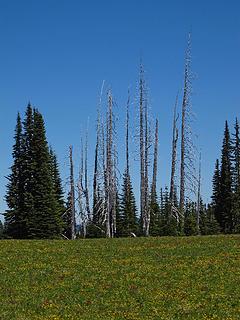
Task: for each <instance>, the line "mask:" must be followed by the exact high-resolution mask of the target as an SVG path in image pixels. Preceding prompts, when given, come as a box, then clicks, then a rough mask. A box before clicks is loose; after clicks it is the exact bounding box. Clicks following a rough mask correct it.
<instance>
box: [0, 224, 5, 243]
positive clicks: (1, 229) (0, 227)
mask: <svg viewBox="0 0 240 320" xmlns="http://www.w3.org/2000/svg"><path fill="white" fill-rule="evenodd" d="M3 238H4V227H3V223H2V221H1V220H0V239H3Z"/></svg>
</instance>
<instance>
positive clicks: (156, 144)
mask: <svg viewBox="0 0 240 320" xmlns="http://www.w3.org/2000/svg"><path fill="white" fill-rule="evenodd" d="M157 163H158V119H156V126H155V142H154V158H153V178H152V190H151V195H152V197H155V196H156V193H157V191H156V190H157ZM152 201H155V199H152Z"/></svg>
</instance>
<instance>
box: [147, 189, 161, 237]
mask: <svg viewBox="0 0 240 320" xmlns="http://www.w3.org/2000/svg"><path fill="white" fill-rule="evenodd" d="M149 208H150V235H151V236H158V235H159V234H160V230H159V224H160V206H159V204H158V200H157V193H156V192H155V190H154V189H153V188H151V195H150V205H149Z"/></svg>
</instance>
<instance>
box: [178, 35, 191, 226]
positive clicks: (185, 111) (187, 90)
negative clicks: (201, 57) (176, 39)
mask: <svg viewBox="0 0 240 320" xmlns="http://www.w3.org/2000/svg"><path fill="white" fill-rule="evenodd" d="M190 96H191V37H190V34H189V38H188V45H187V50H186V57H185V69H184V88H183V101H182V124H181V163H180V214H181V219H180V230H182V228H183V218H184V209H185V193H186V165H187V164H186V158H187V143H188V142H189V139H188V136H187V130H188V128H187V120H188V119H187V117H189V109H190Z"/></svg>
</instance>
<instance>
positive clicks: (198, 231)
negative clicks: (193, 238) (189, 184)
mask: <svg viewBox="0 0 240 320" xmlns="http://www.w3.org/2000/svg"><path fill="white" fill-rule="evenodd" d="M200 205H201V153H200V154H199V172H198V191H197V233H198V234H200V228H199V221H200Z"/></svg>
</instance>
